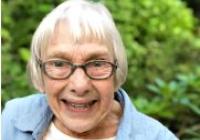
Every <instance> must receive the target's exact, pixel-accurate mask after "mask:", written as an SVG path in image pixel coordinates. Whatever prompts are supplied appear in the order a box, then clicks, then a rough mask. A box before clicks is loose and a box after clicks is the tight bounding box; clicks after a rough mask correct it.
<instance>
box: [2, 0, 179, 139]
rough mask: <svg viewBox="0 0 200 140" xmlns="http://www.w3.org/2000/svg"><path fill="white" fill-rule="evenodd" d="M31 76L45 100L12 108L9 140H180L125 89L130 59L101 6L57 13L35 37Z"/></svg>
mask: <svg viewBox="0 0 200 140" xmlns="http://www.w3.org/2000/svg"><path fill="white" fill-rule="evenodd" d="M29 72H30V75H31V79H32V82H33V85H34V86H35V87H36V89H37V90H38V91H40V92H41V93H42V94H41V93H39V94H34V95H31V96H29V97H24V98H19V99H14V100H12V101H9V102H8V103H7V104H6V107H5V109H4V111H3V114H2V125H3V128H2V138H3V140H33V139H34V140H80V139H101V140H147V139H148V140H176V139H177V138H176V137H175V136H174V135H173V134H172V133H171V132H170V131H169V130H168V129H167V128H166V127H164V126H163V125H162V124H160V123H159V122H158V121H156V120H154V119H152V118H150V117H148V116H146V115H144V114H142V113H140V112H138V111H137V110H136V109H135V108H134V106H133V105H132V103H131V100H130V99H129V97H128V95H127V93H126V92H125V91H123V90H122V89H121V88H120V86H121V85H122V84H123V83H124V81H125V79H126V75H127V58H126V55H125V50H124V46H123V43H122V41H121V38H120V35H119V33H118V31H117V29H116V26H115V24H114V22H113V20H112V17H111V14H110V13H109V11H108V10H107V9H106V8H105V7H104V6H103V5H102V4H99V3H92V2H88V1H85V0H70V1H66V2H64V3H62V4H61V5H59V6H58V7H56V8H55V9H54V10H53V11H52V12H50V13H49V14H48V15H47V16H46V17H45V18H44V19H43V20H42V22H41V23H40V25H39V27H38V28H37V30H36V32H35V34H34V36H33V40H32V46H31V58H30V63H29Z"/></svg>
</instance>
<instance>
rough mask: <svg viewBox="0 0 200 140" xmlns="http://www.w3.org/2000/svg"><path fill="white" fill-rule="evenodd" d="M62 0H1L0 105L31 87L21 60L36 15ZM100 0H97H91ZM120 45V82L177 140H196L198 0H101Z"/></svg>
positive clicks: (199, 110) (199, 124)
mask: <svg viewBox="0 0 200 140" xmlns="http://www.w3.org/2000/svg"><path fill="white" fill-rule="evenodd" d="M62 1H63V0H27V1H24V0H2V2H1V8H2V29H1V41H2V50H1V51H2V55H1V56H2V62H1V63H2V69H1V75H2V90H1V105H2V108H3V107H4V105H5V102H6V101H8V100H10V99H12V98H16V97H21V96H25V95H29V94H34V93H35V92H37V91H36V90H35V89H34V88H33V87H32V86H31V84H30V81H29V79H28V77H27V73H26V64H27V61H28V59H29V55H30V51H29V48H30V43H31V38H32V35H33V33H34V31H35V29H36V28H37V26H38V23H39V22H40V21H41V19H42V18H43V17H44V16H45V15H46V13H48V12H49V11H51V10H52V9H53V8H54V7H55V6H56V5H58V4H59V3H61V2H62ZM95 1H101V0H95ZM102 2H103V3H104V4H105V5H106V6H107V7H108V9H109V10H110V11H111V13H112V15H113V18H114V20H115V22H116V24H117V27H118V29H119V31H120V33H121V36H122V38H123V41H124V44H125V46H126V50H127V54H128V61H129V73H128V79H127V82H126V83H125V84H124V86H123V88H124V89H125V90H126V91H127V92H128V93H129V95H130V97H131V98H132V101H133V103H134V104H135V106H136V107H137V108H138V110H140V111H142V112H144V113H146V114H148V115H150V116H152V117H154V118H156V119H158V120H159V121H161V122H162V123H163V124H164V125H166V126H167V127H168V128H169V129H170V130H172V131H173V132H174V133H175V134H176V135H177V136H178V137H179V138H180V139H182V140H200V0H104V1H102Z"/></svg>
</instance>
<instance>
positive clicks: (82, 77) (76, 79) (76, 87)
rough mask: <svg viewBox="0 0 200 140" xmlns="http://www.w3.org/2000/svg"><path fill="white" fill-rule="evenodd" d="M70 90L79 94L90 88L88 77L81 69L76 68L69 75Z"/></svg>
mask: <svg viewBox="0 0 200 140" xmlns="http://www.w3.org/2000/svg"><path fill="white" fill-rule="evenodd" d="M69 84H70V85H69V86H70V91H71V92H74V93H76V94H77V95H79V96H81V95H83V94H85V93H87V92H88V91H89V90H90V86H91V85H90V78H89V77H88V76H87V75H86V73H85V72H84V70H83V69H81V68H77V69H76V70H75V71H74V72H73V74H72V75H71V76H70V77H69Z"/></svg>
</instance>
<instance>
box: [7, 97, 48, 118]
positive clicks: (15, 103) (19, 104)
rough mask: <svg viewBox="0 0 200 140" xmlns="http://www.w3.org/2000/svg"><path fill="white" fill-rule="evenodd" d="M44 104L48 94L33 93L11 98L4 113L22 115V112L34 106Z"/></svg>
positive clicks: (26, 111)
mask: <svg viewBox="0 0 200 140" xmlns="http://www.w3.org/2000/svg"><path fill="white" fill-rule="evenodd" d="M43 104H46V96H45V95H44V94H41V93H37V94H32V95H29V96H26V97H19V98H15V99H11V100H9V101H8V102H6V105H5V108H4V109H3V113H9V114H12V115H17V114H19V115H20V114H22V113H28V112H29V111H31V110H33V109H34V108H38V107H41V106H42V105H43Z"/></svg>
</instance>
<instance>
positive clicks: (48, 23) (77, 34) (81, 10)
mask: <svg viewBox="0 0 200 140" xmlns="http://www.w3.org/2000/svg"><path fill="white" fill-rule="evenodd" d="M62 20H66V21H67V22H68V23H69V24H67V26H69V27H68V29H69V33H70V39H73V40H72V41H74V42H81V41H83V40H87V39H91V38H92V39H94V40H98V41H100V42H104V43H105V45H107V46H109V47H111V48H112V50H113V51H114V56H113V57H114V59H116V60H117V64H118V68H117V70H116V73H115V84H116V85H115V87H116V89H118V88H119V87H120V86H121V85H122V84H123V83H124V82H125V80H126V76H127V57H126V53H125V49H124V45H123V42H122V40H121V37H120V34H119V32H118V30H117V28H116V26H115V24H114V21H113V19H112V16H111V14H110V12H109V11H108V10H107V8H106V7H105V6H104V5H103V4H101V3H95V2H89V1H86V0H68V1H65V2H63V3H61V4H60V5H59V6H57V7H56V8H55V9H53V10H52V11H51V12H50V13H49V14H48V15H47V16H46V17H44V18H43V20H42V21H41V23H40V25H39V26H38V28H37V29H36V31H35V33H34V35H33V38H32V44H31V58H30V61H29V65H28V71H29V74H30V77H31V81H32V83H33V85H34V87H35V88H36V89H38V90H40V91H41V90H42V87H43V79H42V70H41V68H40V65H39V63H38V61H39V60H40V59H41V57H42V56H43V55H44V54H45V49H46V48H47V46H48V43H49V40H50V37H51V36H52V34H53V32H54V30H55V27H56V25H57V24H58V22H59V21H62Z"/></svg>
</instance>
